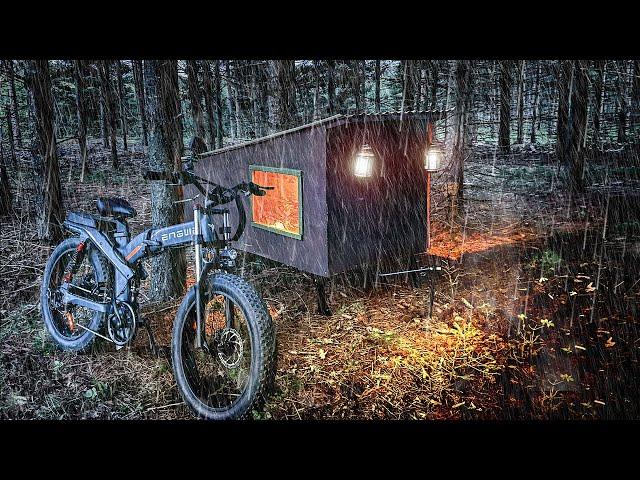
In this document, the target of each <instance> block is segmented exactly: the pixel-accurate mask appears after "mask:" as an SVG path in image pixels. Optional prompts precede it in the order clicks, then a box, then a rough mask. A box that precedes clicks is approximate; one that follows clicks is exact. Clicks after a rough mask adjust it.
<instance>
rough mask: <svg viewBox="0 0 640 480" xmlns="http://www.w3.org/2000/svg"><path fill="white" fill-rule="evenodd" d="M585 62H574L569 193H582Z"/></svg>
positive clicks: (587, 96) (585, 114)
mask: <svg viewBox="0 0 640 480" xmlns="http://www.w3.org/2000/svg"><path fill="white" fill-rule="evenodd" d="M587 66H588V63H587V62H585V61H579V60H576V61H575V62H574V72H575V73H574V78H575V88H574V89H573V92H572V95H571V111H570V115H569V116H570V142H569V144H570V160H571V192H572V193H574V194H575V193H579V192H582V191H584V184H583V180H582V176H583V172H584V140H585V136H586V125H587V107H588V102H589V79H588V78H587Z"/></svg>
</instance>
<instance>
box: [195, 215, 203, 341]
mask: <svg viewBox="0 0 640 480" xmlns="http://www.w3.org/2000/svg"><path fill="white" fill-rule="evenodd" d="M193 220H194V222H193V246H194V253H195V257H196V259H195V260H196V340H195V343H194V347H195V348H202V299H201V292H200V289H201V285H200V280H201V277H202V241H203V240H202V233H201V230H200V205H199V204H197V203H195V204H194V205H193Z"/></svg>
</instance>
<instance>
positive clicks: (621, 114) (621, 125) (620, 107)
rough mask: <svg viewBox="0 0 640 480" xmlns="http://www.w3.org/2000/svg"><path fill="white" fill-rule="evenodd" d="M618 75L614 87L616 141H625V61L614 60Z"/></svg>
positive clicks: (621, 142)
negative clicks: (615, 89) (616, 92)
mask: <svg viewBox="0 0 640 480" xmlns="http://www.w3.org/2000/svg"><path fill="white" fill-rule="evenodd" d="M616 66H617V70H618V75H617V78H616V87H617V90H618V95H616V118H617V126H618V129H617V130H618V143H619V144H624V143H626V142H627V99H626V94H627V89H626V81H625V78H624V74H625V73H626V65H625V61H624V60H622V61H618V62H616Z"/></svg>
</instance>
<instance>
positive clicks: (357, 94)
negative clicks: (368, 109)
mask: <svg viewBox="0 0 640 480" xmlns="http://www.w3.org/2000/svg"><path fill="white" fill-rule="evenodd" d="M359 63H360V61H359V60H354V61H352V62H350V65H349V67H350V68H349V70H350V75H349V85H350V86H351V94H352V95H353V101H354V103H355V113H361V112H362V98H361V90H362V86H361V81H362V79H361V78H360V68H359V67H360V65H359Z"/></svg>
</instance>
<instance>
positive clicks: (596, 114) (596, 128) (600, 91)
mask: <svg viewBox="0 0 640 480" xmlns="http://www.w3.org/2000/svg"><path fill="white" fill-rule="evenodd" d="M594 63H595V64H594V69H595V79H594V81H593V92H594V105H593V143H594V144H595V145H596V148H597V147H599V146H600V142H601V138H600V119H601V114H602V100H603V95H604V78H605V77H604V75H605V73H604V72H605V66H606V62H605V61H604V60H596V61H595V62H594Z"/></svg>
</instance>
